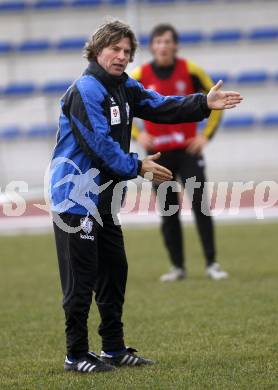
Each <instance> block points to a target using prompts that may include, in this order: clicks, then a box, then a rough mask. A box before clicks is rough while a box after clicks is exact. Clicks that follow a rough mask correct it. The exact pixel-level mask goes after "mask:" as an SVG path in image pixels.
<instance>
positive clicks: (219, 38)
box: [210, 29, 243, 42]
mask: <svg viewBox="0 0 278 390" xmlns="http://www.w3.org/2000/svg"><path fill="white" fill-rule="evenodd" d="M242 37H243V33H242V31H240V30H235V29H234V30H217V31H214V32H213V33H212V34H211V36H210V40H211V41H212V42H237V41H239V40H240V39H242Z"/></svg>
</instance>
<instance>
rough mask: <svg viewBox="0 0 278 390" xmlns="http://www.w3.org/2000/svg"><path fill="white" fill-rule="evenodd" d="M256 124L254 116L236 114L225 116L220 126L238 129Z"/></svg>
mask: <svg viewBox="0 0 278 390" xmlns="http://www.w3.org/2000/svg"><path fill="white" fill-rule="evenodd" d="M256 124H257V120H256V118H254V117H253V116H252V115H247V114H246V115H238V116H232V117H230V118H229V117H228V118H225V119H224V120H223V122H222V126H223V127H224V128H233V129H240V128H250V127H253V126H255V125H256Z"/></svg>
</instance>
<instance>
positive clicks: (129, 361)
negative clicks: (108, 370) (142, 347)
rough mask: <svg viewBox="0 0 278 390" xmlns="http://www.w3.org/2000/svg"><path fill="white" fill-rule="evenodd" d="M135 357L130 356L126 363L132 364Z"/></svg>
mask: <svg viewBox="0 0 278 390" xmlns="http://www.w3.org/2000/svg"><path fill="white" fill-rule="evenodd" d="M133 359H134V356H130V357H129V359H128V360H127V362H126V364H131V363H132V361H133Z"/></svg>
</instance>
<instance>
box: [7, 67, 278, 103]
mask: <svg viewBox="0 0 278 390" xmlns="http://www.w3.org/2000/svg"><path fill="white" fill-rule="evenodd" d="M211 77H212V79H213V81H214V82H217V81H218V80H223V81H224V82H225V83H234V84H241V85H244V84H245V85H248V86H249V85H255V86H257V85H261V84H264V83H268V82H269V83H273V82H278V72H277V74H276V73H271V72H267V71H264V70H262V71H253V70H252V71H244V72H241V73H239V74H238V75H236V76H233V75H229V74H228V73H222V72H221V73H217V72H216V73H212V74H211ZM71 83H72V80H59V81H47V82H45V83H44V84H41V85H39V84H35V83H33V82H17V83H11V84H8V85H6V86H2V87H0V98H8V97H21V96H23V97H25V96H27V95H34V94H43V95H53V94H54V95H55V94H63V93H64V92H65V91H66V90H67V89H68V87H69V86H70V85H71Z"/></svg>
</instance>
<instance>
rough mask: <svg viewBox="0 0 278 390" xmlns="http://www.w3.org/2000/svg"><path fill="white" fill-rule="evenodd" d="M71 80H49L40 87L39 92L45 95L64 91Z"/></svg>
mask: <svg viewBox="0 0 278 390" xmlns="http://www.w3.org/2000/svg"><path fill="white" fill-rule="evenodd" d="M71 83H72V82H71V81H68V80H66V81H49V82H47V83H45V84H44V86H43V87H42V88H41V92H42V93H44V94H45V95H52V94H60V93H61V94H62V93H65V92H66V90H67V89H68V87H69V86H70V85H71Z"/></svg>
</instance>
